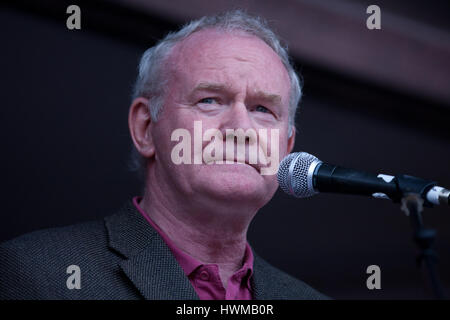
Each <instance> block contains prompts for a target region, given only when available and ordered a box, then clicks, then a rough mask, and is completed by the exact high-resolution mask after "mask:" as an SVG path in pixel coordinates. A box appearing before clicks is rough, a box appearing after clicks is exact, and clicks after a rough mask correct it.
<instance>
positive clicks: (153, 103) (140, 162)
mask: <svg viewBox="0 0 450 320" xmlns="http://www.w3.org/2000/svg"><path fill="white" fill-rule="evenodd" d="M206 29H216V30H219V31H225V32H233V31H240V32H243V33H246V34H249V35H252V36H255V37H257V38H259V39H261V40H262V41H264V42H265V43H266V44H267V45H268V46H269V47H270V48H272V49H273V51H275V52H276V53H277V55H278V56H279V57H280V59H281V62H282V63H283V65H284V66H285V68H286V70H287V72H288V75H289V80H290V83H291V88H290V97H289V136H290V135H291V134H292V130H295V114H296V111H297V107H298V104H299V102H300V98H301V95H302V91H301V85H300V80H299V76H298V75H297V73H296V72H295V70H294V67H293V64H292V63H291V60H290V58H289V55H288V52H287V47H284V46H282V45H281V43H280V40H279V39H278V37H277V36H276V35H275V33H274V32H273V31H272V30H271V29H270V28H269V27H268V25H267V22H266V21H265V20H263V19H262V18H260V17H253V16H250V15H248V14H246V13H245V12H243V11H241V10H234V11H228V12H225V13H222V14H219V15H214V16H206V17H202V18H200V19H198V20H194V21H191V22H189V23H187V24H186V25H184V26H183V27H182V28H181V29H180V30H179V31H177V32H172V33H169V34H168V35H167V36H166V37H164V38H163V39H162V40H160V41H159V42H158V43H157V44H156V45H155V46H153V47H151V48H149V49H147V50H146V51H145V52H144V54H143V55H142V58H141V61H140V63H139V74H138V77H137V80H136V83H135V85H134V90H133V96H132V97H133V100H134V99H135V98H138V97H145V98H148V99H149V105H148V107H149V112H150V115H151V117H152V120H153V121H157V120H158V116H159V114H160V112H161V109H162V106H163V104H164V98H165V94H166V90H165V89H166V87H167V81H168V79H167V77H165V76H164V72H162V70H163V69H164V68H165V67H166V65H165V62H166V61H167V58H168V57H169V56H170V54H171V52H172V49H173V47H174V46H175V45H176V44H177V43H179V42H181V41H183V40H185V39H186V38H188V37H189V36H190V35H192V34H193V33H195V32H198V31H201V30H206ZM131 160H132V163H131V166H132V169H134V170H137V171H142V169H143V166H144V164H145V159H143V158H142V157H141V156H140V154H139V153H138V152H137V150H136V149H135V148H133V153H132V159H131Z"/></svg>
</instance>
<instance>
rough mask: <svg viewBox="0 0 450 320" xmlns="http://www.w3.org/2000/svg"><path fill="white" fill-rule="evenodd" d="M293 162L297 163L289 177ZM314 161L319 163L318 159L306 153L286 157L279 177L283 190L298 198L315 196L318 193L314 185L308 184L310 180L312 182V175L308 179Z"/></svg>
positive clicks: (281, 165)
mask: <svg viewBox="0 0 450 320" xmlns="http://www.w3.org/2000/svg"><path fill="white" fill-rule="evenodd" d="M293 161H295V163H294V164H293V170H292V175H291V176H290V177H289V169H290V166H291V163H292V162H293ZM314 161H318V159H317V158H316V157H315V156H313V155H311V154H309V153H306V152H295V153H291V154H289V155H288V156H286V157H285V158H284V159H283V160H282V161H281V163H280V166H279V169H278V175H277V178H278V183H279V185H280V187H281V189H283V191H284V192H286V193H287V194H289V195H292V196H294V197H297V198H306V197H311V196H313V195H315V194H316V193H317V192H316V191H314V188H313V187H312V183H311V182H310V183H309V184H308V179H311V180H312V175H311V177H308V171H309V168H310V166H311V164H312V163H313V162H314ZM289 182H290V185H289Z"/></svg>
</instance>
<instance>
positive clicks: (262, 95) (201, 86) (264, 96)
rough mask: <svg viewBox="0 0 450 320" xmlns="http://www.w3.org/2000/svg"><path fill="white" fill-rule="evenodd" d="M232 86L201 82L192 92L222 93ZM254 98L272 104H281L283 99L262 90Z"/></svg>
mask: <svg viewBox="0 0 450 320" xmlns="http://www.w3.org/2000/svg"><path fill="white" fill-rule="evenodd" d="M230 87H231V86H229V85H225V84H221V83H214V82H200V83H199V84H198V85H197V86H196V87H195V88H194V90H192V92H196V91H199V90H209V91H222V90H227V89H230ZM254 96H256V97H258V98H260V99H263V100H266V101H269V102H272V103H281V101H282V99H281V96H280V95H278V94H272V93H267V92H264V91H261V90H258V91H256V92H255V93H254Z"/></svg>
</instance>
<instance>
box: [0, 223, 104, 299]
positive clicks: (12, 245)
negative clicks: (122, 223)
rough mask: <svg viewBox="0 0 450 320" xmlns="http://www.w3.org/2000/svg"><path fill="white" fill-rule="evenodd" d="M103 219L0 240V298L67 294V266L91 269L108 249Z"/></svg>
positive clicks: (34, 297) (26, 297) (54, 297)
mask: <svg viewBox="0 0 450 320" xmlns="http://www.w3.org/2000/svg"><path fill="white" fill-rule="evenodd" d="M106 241H107V239H106V231H105V228H104V224H103V221H102V220H99V221H92V222H85V223H80V224H75V225H71V226H67V227H60V228H51V229H43V230H39V231H35V232H31V233H28V234H24V235H22V236H19V237H17V238H14V239H12V240H8V241H6V242H3V243H1V244H0V270H1V271H0V299H59V298H65V297H66V296H67V287H66V280H67V277H68V276H69V275H68V274H67V268H68V267H69V266H71V265H77V266H79V267H80V268H81V269H82V270H83V267H84V268H85V270H86V269H90V270H92V268H95V262H96V261H97V262H98V263H100V262H101V256H102V255H105V253H107V250H105V248H106Z"/></svg>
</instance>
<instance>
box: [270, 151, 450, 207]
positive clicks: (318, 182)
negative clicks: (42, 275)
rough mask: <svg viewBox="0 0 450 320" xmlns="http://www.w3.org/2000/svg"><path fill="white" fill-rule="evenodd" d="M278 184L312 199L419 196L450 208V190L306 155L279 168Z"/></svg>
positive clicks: (293, 156)
mask: <svg viewBox="0 0 450 320" xmlns="http://www.w3.org/2000/svg"><path fill="white" fill-rule="evenodd" d="M277 178H278V183H279V185H280V187H281V189H283V191H284V192H286V193H287V194H289V195H292V196H294V197H297V198H306V197H311V196H313V195H315V194H317V193H319V192H334V193H346V194H355V195H365V196H371V197H374V198H381V199H390V200H392V201H394V202H400V200H401V199H402V198H403V197H404V196H405V195H407V194H410V193H416V194H419V195H420V196H421V197H422V199H423V200H424V204H423V205H424V206H427V207H432V206H433V205H438V204H443V205H450V190H448V189H445V188H442V187H439V186H437V183H436V182H434V181H428V180H424V179H421V178H417V177H413V176H409V175H395V176H391V175H386V174H373V173H367V172H362V171H358V170H353V169H347V168H342V167H338V166H335V165H331V164H327V163H324V162H322V161H320V160H319V159H318V158H316V157H315V156H313V155H311V154H309V153H306V152H295V153H290V154H289V155H287V156H286V157H285V158H284V159H283V160H282V161H281V163H280V166H279V168H278V174H277Z"/></svg>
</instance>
